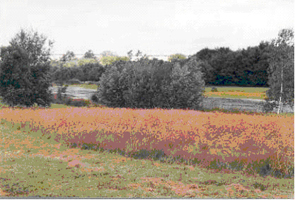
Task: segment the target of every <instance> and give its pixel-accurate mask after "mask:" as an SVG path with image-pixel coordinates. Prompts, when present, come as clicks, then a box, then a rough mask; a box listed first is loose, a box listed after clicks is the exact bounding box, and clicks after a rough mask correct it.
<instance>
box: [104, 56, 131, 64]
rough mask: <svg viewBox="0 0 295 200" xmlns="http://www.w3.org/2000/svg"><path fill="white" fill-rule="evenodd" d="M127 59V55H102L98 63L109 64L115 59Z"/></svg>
mask: <svg viewBox="0 0 295 200" xmlns="http://www.w3.org/2000/svg"><path fill="white" fill-rule="evenodd" d="M119 60H122V61H129V58H128V57H127V56H124V57H120V56H103V57H102V58H101V59H100V63H101V64H102V65H111V64H112V63H114V62H116V61H119Z"/></svg>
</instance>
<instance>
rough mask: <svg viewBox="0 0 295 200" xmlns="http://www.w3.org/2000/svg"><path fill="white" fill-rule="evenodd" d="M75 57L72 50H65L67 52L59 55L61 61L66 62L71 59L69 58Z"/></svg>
mask: <svg viewBox="0 0 295 200" xmlns="http://www.w3.org/2000/svg"><path fill="white" fill-rule="evenodd" d="M74 58H75V54H74V52H72V51H67V53H66V54H64V55H63V56H62V57H61V59H60V60H61V61H62V62H68V61H71V60H73V59H74Z"/></svg>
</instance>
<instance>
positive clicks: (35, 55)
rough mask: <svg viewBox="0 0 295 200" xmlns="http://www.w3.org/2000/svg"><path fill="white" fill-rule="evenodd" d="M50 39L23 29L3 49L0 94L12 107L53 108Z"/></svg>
mask: <svg viewBox="0 0 295 200" xmlns="http://www.w3.org/2000/svg"><path fill="white" fill-rule="evenodd" d="M46 40H47V38H46V37H45V36H43V35H39V34H38V33H37V32H35V33H33V32H28V31H25V30H23V29H22V30H21V31H20V32H19V33H18V34H17V35H16V36H15V37H14V38H13V39H12V40H11V41H10V45H9V46H7V47H2V48H1V59H2V62H1V63H0V65H1V71H0V95H1V96H2V97H3V102H4V103H6V104H8V105H9V106H17V105H20V106H25V107H31V106H33V105H34V104H37V105H39V106H42V107H48V106H49V107H50V99H51V92H50V90H49V87H50V85H51V80H50V50H51V47H52V42H51V41H49V44H48V45H49V48H46V46H45V42H46Z"/></svg>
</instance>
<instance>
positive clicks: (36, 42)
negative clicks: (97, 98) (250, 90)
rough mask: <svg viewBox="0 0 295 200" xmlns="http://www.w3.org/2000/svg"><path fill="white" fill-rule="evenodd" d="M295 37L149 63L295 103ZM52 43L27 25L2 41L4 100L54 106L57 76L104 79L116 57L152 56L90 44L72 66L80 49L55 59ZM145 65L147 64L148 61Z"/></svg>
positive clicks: (289, 33) (0, 91)
mask: <svg viewBox="0 0 295 200" xmlns="http://www.w3.org/2000/svg"><path fill="white" fill-rule="evenodd" d="M293 38H294V36H293V30H291V29H283V30H281V31H280V32H279V34H278V37H277V38H275V39H273V40H272V41H268V42H266V41H262V42H261V43H260V44H259V45H257V46H254V47H248V48H246V49H242V50H237V51H232V50H231V49H230V48H226V47H221V48H215V49H209V48H204V49H202V50H200V51H199V52H197V53H196V54H194V55H192V56H190V57H189V58H186V57H185V56H184V55H182V54H173V55H171V56H170V57H169V59H168V62H164V61H160V62H159V61H158V60H157V59H154V60H153V61H149V64H147V65H146V64H143V65H144V66H149V65H159V63H161V64H160V65H159V66H170V64H169V63H171V64H172V65H171V66H173V67H172V68H175V67H176V68H177V67H180V69H181V70H182V68H183V67H187V66H189V67H188V68H189V70H190V71H188V72H185V73H191V72H192V71H195V70H197V71H200V72H201V73H202V76H199V75H198V79H202V80H203V81H204V83H205V85H216V86H253V87H269V88H270V89H269V90H268V92H267V96H268V99H269V100H276V101H280V102H282V103H289V104H293V105H294V73H290V72H294V42H293ZM47 43H48V45H46V44H47ZM52 46H53V42H51V41H50V40H49V41H48V40H47V38H46V37H45V36H43V35H40V34H38V32H27V31H25V30H21V31H20V32H19V33H18V34H17V35H16V36H15V37H14V38H13V39H12V40H11V41H10V45H9V46H8V47H1V53H0V58H1V60H0V95H1V96H2V97H3V100H4V102H7V103H8V104H10V105H18V104H22V105H25V106H31V105H33V104H34V103H37V104H38V105H41V106H48V105H49V102H50V98H49V96H50V94H49V90H48V87H50V86H51V83H52V82H54V81H60V82H61V85H62V84H63V83H64V82H65V81H67V80H69V79H78V80H80V81H96V82H99V81H100V79H101V77H102V75H103V74H104V73H105V72H106V70H107V69H109V68H111V67H112V66H115V65H117V64H116V63H125V64H124V65H126V66H137V65H138V64H132V63H133V62H134V63H144V62H148V61H147V60H148V59H147V58H146V56H142V53H141V52H140V51H138V52H137V53H136V54H135V56H136V57H137V59H136V60H135V61H131V60H132V57H133V56H134V55H133V54H132V51H130V52H128V57H127V56H126V57H119V56H116V55H112V54H110V53H106V55H104V57H105V58H106V59H105V61H106V62H105V63H100V62H98V61H97V60H96V58H95V57H94V54H93V52H92V51H91V50H89V51H88V52H86V53H85V55H84V60H83V59H82V60H79V61H77V63H75V64H73V65H71V64H70V65H69V66H68V65H67V64H68V63H69V62H70V61H72V60H74V58H75V55H74V53H73V52H70V51H68V52H67V53H66V54H65V55H64V56H63V57H62V58H61V59H60V60H59V61H52V60H51V59H50V52H51V48H52ZM144 60H145V61H144ZM138 61H140V62H138ZM128 63H129V64H128ZM191 63H198V64H197V65H196V66H195V67H196V69H193V66H194V65H192V64H191ZM164 68H165V67H164ZM176 68H175V69H176ZM140 69H142V70H143V68H142V67H140ZM153 70H155V69H154V68H153ZM157 71H158V70H157ZM159 71H161V69H159ZM184 71H185V70H184ZM138 73H139V72H138ZM149 73H150V72H149ZM153 73H154V72H153ZM183 73H184V72H183ZM194 73H197V72H194ZM198 81H200V80H198ZM198 81H197V82H198ZM201 82H202V81H201ZM183 87H185V85H184V86H183Z"/></svg>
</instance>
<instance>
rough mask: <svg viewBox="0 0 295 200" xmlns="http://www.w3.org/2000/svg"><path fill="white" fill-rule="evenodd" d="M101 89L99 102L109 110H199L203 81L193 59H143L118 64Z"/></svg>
mask: <svg viewBox="0 0 295 200" xmlns="http://www.w3.org/2000/svg"><path fill="white" fill-rule="evenodd" d="M99 85H100V87H99V88H98V98H99V101H100V102H101V103H102V104H104V105H106V106H109V107H129V108H185V109H186V108H191V109H198V108H199V107H200V102H201V101H202V93H203V88H204V81H203V79H202V73H201V71H200V67H199V63H198V62H197V61H196V60H194V59H191V60H187V61H186V62H178V61H174V62H164V61H160V60H157V59H154V60H149V59H145V58H142V59H140V60H138V61H134V62H123V61H119V62H115V63H114V64H112V65H111V66H110V67H108V68H107V69H106V71H105V73H104V74H103V75H102V77H101V80H100V82H99Z"/></svg>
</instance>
